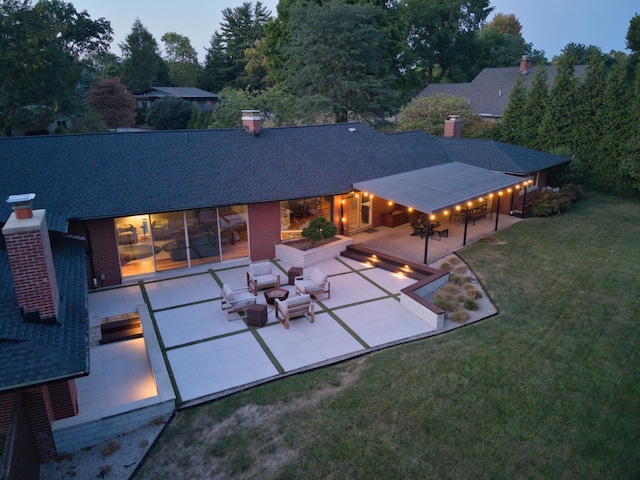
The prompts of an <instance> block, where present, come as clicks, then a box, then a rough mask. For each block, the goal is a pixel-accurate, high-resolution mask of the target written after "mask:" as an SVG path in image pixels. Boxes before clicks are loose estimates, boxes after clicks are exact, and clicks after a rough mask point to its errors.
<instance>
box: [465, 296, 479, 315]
mask: <svg viewBox="0 0 640 480" xmlns="http://www.w3.org/2000/svg"><path fill="white" fill-rule="evenodd" d="M464 308H466V309H467V310H471V311H474V312H475V311H476V310H478V308H479V307H478V302H476V301H475V300H474V299H473V298H466V299H465V300H464Z"/></svg>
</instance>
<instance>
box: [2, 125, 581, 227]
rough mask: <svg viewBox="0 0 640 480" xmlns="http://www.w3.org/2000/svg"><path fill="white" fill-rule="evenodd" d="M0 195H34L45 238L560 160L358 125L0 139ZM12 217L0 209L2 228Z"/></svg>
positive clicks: (504, 147) (486, 144)
mask: <svg viewBox="0 0 640 480" xmlns="http://www.w3.org/2000/svg"><path fill="white" fill-rule="evenodd" d="M0 158H2V161H3V170H4V171H3V180H2V182H1V183H0V185H1V190H0V195H4V198H7V197H8V196H9V195H13V194H19V193H25V192H34V193H36V194H37V197H36V199H35V200H34V208H45V209H46V210H47V221H48V224H49V228H50V229H51V230H56V231H61V232H64V231H66V221H68V220H71V219H91V218H108V217H117V216H126V215H136V214H144V213H153V212H165V211H179V210H188V209H196V208H206V207H212V206H226V205H237V204H250V203H260V202H273V201H280V200H287V199H295V198H305V197H312V196H324V195H334V194H340V193H343V192H348V191H349V190H351V189H352V188H353V183H355V182H359V181H364V180H370V179H373V178H378V177H383V176H387V175H392V174H395V173H401V172H408V171H412V170H418V169H421V168H425V167H431V166H435V165H439V164H442V163H446V162H451V161H458V162H463V163H469V164H471V165H475V166H481V167H484V168H489V169H492V170H498V171H502V172H509V173H520V174H528V173H531V172H533V171H535V170H539V169H543V168H547V167H549V166H553V165H556V164H558V163H562V162H566V161H568V159H566V158H564V157H557V156H555V155H548V154H545V153H541V152H535V151H533V150H529V149H524V148H520V147H513V146H508V145H505V144H500V143H499V142H490V141H485V140H472V139H462V140H460V139H445V138H435V137H432V136H430V135H428V134H426V133H424V132H399V133H394V134H382V133H379V132H377V131H376V130H374V129H372V128H370V127H368V126H366V125H364V124H361V123H347V124H331V125H315V126H302V127H284V128H270V129H262V132H261V134H260V135H259V136H252V135H249V134H247V133H245V132H243V131H242V130H239V129H227V130H181V131H152V132H147V133H105V134H84V135H56V136H43V137H24V138H5V139H0ZM10 213H11V209H10V207H9V205H8V204H6V203H4V202H2V203H1V204H0V222H5V221H6V220H7V218H8V217H9V215H10Z"/></svg>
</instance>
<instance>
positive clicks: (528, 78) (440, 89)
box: [417, 65, 587, 118]
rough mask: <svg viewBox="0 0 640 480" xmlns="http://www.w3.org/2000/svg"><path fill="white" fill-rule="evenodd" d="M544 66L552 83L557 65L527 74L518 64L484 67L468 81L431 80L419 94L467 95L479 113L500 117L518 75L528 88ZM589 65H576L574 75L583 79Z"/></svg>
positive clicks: (421, 95)
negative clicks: (521, 70)
mask: <svg viewBox="0 0 640 480" xmlns="http://www.w3.org/2000/svg"><path fill="white" fill-rule="evenodd" d="M541 68H543V69H545V70H546V71H547V77H548V82H549V84H551V83H552V82H553V79H554V78H555V76H556V74H557V71H558V69H557V67H555V66H538V67H532V68H530V69H529V70H528V71H527V73H526V74H525V75H523V74H521V73H520V68H519V67H502V68H485V69H483V70H482V71H481V72H480V73H479V74H478V75H477V76H476V78H474V79H473V80H472V81H471V82H469V83H432V84H431V85H428V86H427V87H426V88H425V89H424V90H422V91H421V92H420V93H419V94H418V95H417V97H429V96H432V95H435V94H436V93H441V94H446V95H455V96H457V97H464V98H466V99H467V100H468V101H469V105H470V106H471V108H473V110H474V111H475V112H476V113H477V114H479V115H483V116H487V117H496V118H498V117H502V115H503V113H504V110H505V108H506V107H507V103H508V101H509V95H510V94H511V89H512V88H513V86H514V84H515V82H516V78H518V77H521V78H523V79H524V84H525V86H526V87H527V88H528V87H530V86H531V82H532V80H533V78H534V77H535V75H536V72H537V71H538V70H539V69H541ZM586 69H587V67H586V66H585V65H577V66H576V67H575V71H574V75H575V76H576V77H577V78H579V79H582V78H584V76H585V74H586Z"/></svg>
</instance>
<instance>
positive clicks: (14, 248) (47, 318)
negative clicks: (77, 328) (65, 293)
mask: <svg viewBox="0 0 640 480" xmlns="http://www.w3.org/2000/svg"><path fill="white" fill-rule="evenodd" d="M34 198H35V194H33V193H28V194H25V195H11V196H10V197H9V198H8V199H7V202H8V203H10V204H11V206H12V207H13V213H12V214H11V216H10V217H9V220H7V223H6V224H5V225H4V227H3V228H2V234H3V235H4V239H5V243H6V246H7V256H8V257H9V265H10V267H11V273H12V275H13V283H14V285H15V289H16V295H17V297H18V305H19V306H20V309H21V311H22V317H23V320H24V321H25V322H31V323H42V324H47V325H56V324H57V323H58V320H57V317H58V305H59V302H60V294H59V292H58V282H57V281H56V275H55V270H54V266H53V255H52V253H51V243H50V241H49V230H48V229H47V220H46V215H45V211H44V210H35V211H34V210H33V209H32V207H31V202H32V201H33V199H34Z"/></svg>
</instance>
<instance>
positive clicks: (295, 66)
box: [285, 2, 396, 122]
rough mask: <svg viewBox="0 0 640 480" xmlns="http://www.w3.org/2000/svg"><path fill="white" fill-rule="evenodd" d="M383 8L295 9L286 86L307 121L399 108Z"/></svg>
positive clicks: (339, 5)
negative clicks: (394, 87)
mask: <svg viewBox="0 0 640 480" xmlns="http://www.w3.org/2000/svg"><path fill="white" fill-rule="evenodd" d="M380 15H381V10H380V9H379V8H376V7H372V6H369V5H358V4H355V5H351V4H344V3H341V2H330V3H328V4H326V5H324V6H317V5H314V4H308V5H307V6H306V7H304V8H300V7H298V8H294V9H292V10H291V21H290V27H291V33H290V40H289V44H288V46H287V47H286V49H285V51H286V54H287V58H288V62H287V71H288V74H289V77H288V79H287V80H286V83H285V89H286V90H287V91H288V92H289V93H291V94H292V95H295V96H296V97H298V103H299V109H300V111H301V112H304V113H305V118H304V119H303V121H306V122H315V121H318V120H320V121H322V120H325V119H328V118H331V119H332V120H333V121H335V122H346V121H349V120H350V119H367V120H372V119H374V118H382V117H384V115H385V114H386V113H388V112H390V111H392V110H394V109H395V108H396V103H395V102H396V98H395V97H394V92H393V90H392V89H391V88H390V86H391V82H392V80H393V77H392V76H391V62H390V59H389V58H388V57H387V56H386V55H385V53H384V52H385V50H386V48H387V42H388V39H387V37H386V35H385V32H384V30H383V29H382V26H381V17H380Z"/></svg>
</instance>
